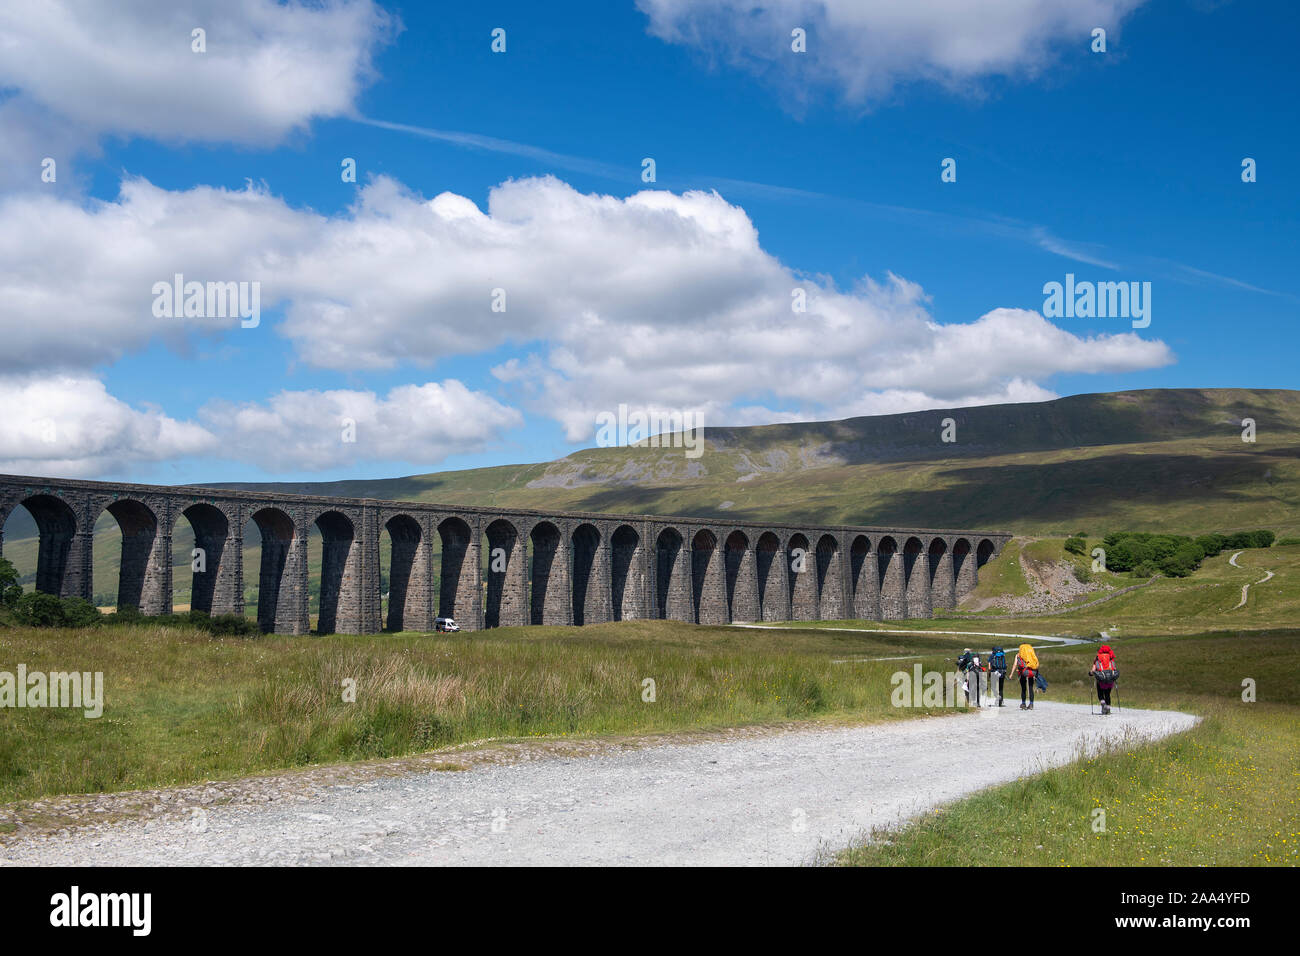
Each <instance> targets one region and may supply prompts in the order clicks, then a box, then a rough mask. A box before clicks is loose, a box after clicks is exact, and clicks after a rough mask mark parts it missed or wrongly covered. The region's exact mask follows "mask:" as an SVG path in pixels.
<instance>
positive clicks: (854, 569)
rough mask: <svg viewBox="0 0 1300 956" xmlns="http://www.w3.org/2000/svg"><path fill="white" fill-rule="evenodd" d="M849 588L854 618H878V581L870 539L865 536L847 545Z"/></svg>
mask: <svg viewBox="0 0 1300 956" xmlns="http://www.w3.org/2000/svg"><path fill="white" fill-rule="evenodd" d="M849 588H850V590H851V592H852V602H853V616H854V617H855V618H857V619H858V620H861V621H870V620H874V619H876V618H878V617H880V579H879V578H878V577H877V576H876V568H875V556H874V555H873V554H872V553H871V539H870V538H868V537H867V536H866V535H865V534H860V535H858V536H857V537H856V538H854V539H853V543H852V544H851V545H849Z"/></svg>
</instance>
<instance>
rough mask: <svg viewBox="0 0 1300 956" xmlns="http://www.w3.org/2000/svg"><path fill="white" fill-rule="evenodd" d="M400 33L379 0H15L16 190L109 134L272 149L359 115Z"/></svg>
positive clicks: (4, 153)
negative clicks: (385, 50)
mask: <svg viewBox="0 0 1300 956" xmlns="http://www.w3.org/2000/svg"><path fill="white" fill-rule="evenodd" d="M397 28H398V27H397V22H396V20H395V19H394V18H393V17H391V16H390V15H389V14H387V13H385V12H384V11H383V10H382V9H381V8H380V7H379V6H378V5H377V4H376V3H374V2H373V0H324V2H319V3H305V2H300V0H289V2H284V3H280V2H276V0H131V2H128V3H104V2H101V0H6V2H5V3H3V4H0V88H3V89H5V90H6V92H7V93H8V94H10V98H9V99H8V101H7V102H6V103H4V104H3V105H0V160H6V161H7V162H6V163H5V164H4V165H6V166H7V167H8V171H9V172H8V175H7V176H6V180H5V185H9V186H12V185H14V183H15V182H19V183H21V182H23V181H28V180H30V181H31V182H34V183H35V182H39V179H38V177H39V173H40V169H39V163H40V160H41V159H42V158H43V157H45V156H50V157H53V158H55V159H57V160H58V161H60V163H61V164H63V163H67V162H69V161H70V159H71V157H72V155H73V154H74V153H75V152H78V151H84V150H90V149H93V148H94V146H95V143H96V141H97V140H98V139H99V137H101V136H104V135H109V134H113V135H121V136H144V137H149V138H152V139H157V140H160V141H164V142H202V143H215V142H232V143H240V144H245V145H249V146H259V147H262V146H274V145H275V144H277V143H278V142H280V141H281V140H283V139H284V138H285V136H286V135H288V134H290V133H291V132H293V131H294V130H297V129H300V128H303V127H304V126H305V125H306V124H307V123H309V122H310V121H311V120H313V119H316V118H324V117H334V116H344V115H350V114H351V113H352V112H353V109H354V106H355V104H356V101H357V97H358V96H359V94H360V93H361V91H362V89H363V88H364V87H365V86H366V84H367V83H368V82H369V81H370V80H371V79H372V78H373V67H372V58H373V56H374V53H375V52H376V50H377V49H378V48H379V47H380V46H381V45H382V44H383V43H384V42H386V41H387V40H388V39H389V38H391V37H392V36H393V34H394V33H395V31H396V30H397ZM196 29H199V30H203V31H204V43H205V46H206V49H205V51H204V52H195V51H194V49H193V43H194V40H193V31H195V30H196ZM64 168H66V167H64ZM60 176H61V177H62V171H61V173H60Z"/></svg>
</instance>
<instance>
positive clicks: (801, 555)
mask: <svg viewBox="0 0 1300 956" xmlns="http://www.w3.org/2000/svg"><path fill="white" fill-rule="evenodd" d="M786 551H787V554H788V557H789V564H790V619H791V620H792V621H815V620H817V567H816V566H817V558H816V555H814V554H813V553H812V548H811V546H809V544H808V539H807V538H806V537H804V536H803V535H802V534H795V535H792V536H791V538H790V543H789V545H788V546H787V548H786Z"/></svg>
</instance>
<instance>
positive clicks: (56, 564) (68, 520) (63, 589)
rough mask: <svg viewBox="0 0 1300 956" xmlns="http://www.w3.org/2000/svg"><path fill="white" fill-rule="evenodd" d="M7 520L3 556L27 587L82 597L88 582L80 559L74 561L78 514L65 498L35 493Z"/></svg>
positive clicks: (11, 513) (20, 582)
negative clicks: (84, 576)
mask: <svg viewBox="0 0 1300 956" xmlns="http://www.w3.org/2000/svg"><path fill="white" fill-rule="evenodd" d="M19 504H20V506H21V507H19V508H14V510H13V511H12V512H10V513H9V515H8V517H7V518H6V519H5V524H4V541H5V551H4V556H5V557H6V558H8V559H9V561H10V562H11V563H12V564H13V566H14V570H15V571H17V572H18V583H19V584H20V585H22V587H23V589H24V590H29V589H35V590H37V591H43V592H44V593H46V594H55V595H58V596H59V597H80V596H81V595H82V593H83V590H89V589H87V588H85V587H84V585H85V583H88V582H83V581H82V580H81V576H82V574H81V568H80V567H78V566H74V565H77V564H79V562H74V561H72V560H71V557H72V552H73V550H74V546H75V543H76V535H77V516H76V514H75V513H74V512H73V510H72V508H71V507H70V506H69V505H68V503H67V502H66V501H64V500H63V499H62V498H59V497H56V496H55V495H46V494H40V495H32V496H31V497H29V498H25V499H23V500H22V501H21V502H19Z"/></svg>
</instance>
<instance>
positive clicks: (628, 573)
mask: <svg viewBox="0 0 1300 956" xmlns="http://www.w3.org/2000/svg"><path fill="white" fill-rule="evenodd" d="M610 544H611V546H612V549H613V550H612V553H611V559H612V565H613V566H612V568H611V571H610V601H611V602H612V604H613V618H614V620H616V621H635V620H637V619H638V618H642V617H645V606H644V605H645V574H644V568H643V566H642V560H641V536H640V535H639V534H637V533H636V529H635V528H632V527H631V526H630V525H619V526H618V528H616V529H615V530H614V534H613V536H612V537H611V538H610Z"/></svg>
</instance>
